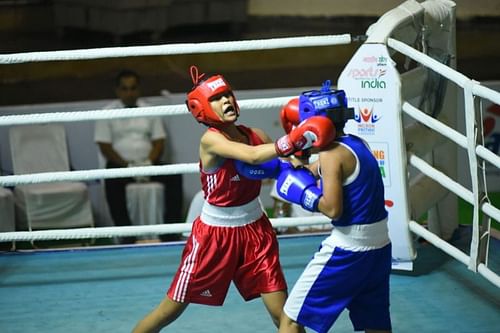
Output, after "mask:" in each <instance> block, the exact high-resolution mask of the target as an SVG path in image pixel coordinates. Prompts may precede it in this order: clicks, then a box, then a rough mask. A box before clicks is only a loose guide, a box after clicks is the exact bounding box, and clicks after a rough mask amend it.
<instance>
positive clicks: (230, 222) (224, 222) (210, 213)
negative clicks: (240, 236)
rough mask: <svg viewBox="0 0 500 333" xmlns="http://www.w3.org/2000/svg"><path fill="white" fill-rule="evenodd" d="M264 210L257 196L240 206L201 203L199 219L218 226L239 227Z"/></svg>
mask: <svg viewBox="0 0 500 333" xmlns="http://www.w3.org/2000/svg"><path fill="white" fill-rule="evenodd" d="M262 214H264V212H263V211H262V206H261V205H260V200H259V198H255V199H254V200H252V201H250V202H249V203H246V204H244V205H241V206H233V207H219V206H214V205H211V204H209V203H208V202H206V201H205V202H204V203H203V208H202V210H201V221H202V222H203V223H205V224H209V225H213V226H218V227H239V226H243V225H246V224H250V223H252V222H255V221H257V220H258V219H259V218H260V217H261V216H262Z"/></svg>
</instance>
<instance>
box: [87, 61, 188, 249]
mask: <svg viewBox="0 0 500 333" xmlns="http://www.w3.org/2000/svg"><path fill="white" fill-rule="evenodd" d="M115 92H116V96H117V97H118V100H116V101H113V102H112V103H111V104H109V105H107V106H106V107H105V109H117V108H136V107H143V106H147V104H146V103H144V102H143V101H142V100H141V99H140V95H141V93H140V77H139V75H138V74H137V73H136V72H134V71H131V70H122V71H121V72H120V73H118V75H117V77H116V85H115ZM166 138H167V135H166V132H165V129H164V127H163V122H162V119H161V118H159V117H144V118H123V119H112V120H100V121H97V122H96V125H95V133H94V140H95V142H96V143H97V145H98V146H99V149H100V151H101V153H102V155H103V157H104V158H105V160H106V168H125V167H129V166H146V165H158V164H164V161H163V159H162V157H163V153H164V148H165V140H166ZM136 181H155V182H160V183H162V184H163V185H164V188H165V194H164V198H165V215H164V223H174V222H181V221H183V220H184V218H183V212H182V206H183V199H182V198H183V196H182V192H183V189H182V175H167V176H164V175H161V176H153V177H138V178H135V179H134V178H115V179H106V180H105V190H106V200H107V202H108V206H109V210H110V213H111V217H112V218H113V222H114V224H115V225H118V226H126V225H131V224H132V222H131V220H130V217H129V214H128V210H127V200H126V192H125V187H126V185H127V184H129V183H131V182H136ZM179 237H180V235H172V234H170V235H163V236H161V240H162V241H169V240H177V239H179ZM135 241H136V238H135V237H124V238H123V239H122V240H121V242H122V243H126V244H130V243H134V242H135Z"/></svg>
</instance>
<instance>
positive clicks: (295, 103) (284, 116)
mask: <svg viewBox="0 0 500 333" xmlns="http://www.w3.org/2000/svg"><path fill="white" fill-rule="evenodd" d="M280 120H281V127H283V129H284V130H285V133H287V134H288V133H290V131H291V130H292V129H293V128H294V127H296V126H297V125H298V124H299V123H300V115H299V98H298V97H296V98H292V99H291V100H289V101H288V103H286V105H285V106H284V107H283V108H282V109H281V112H280Z"/></svg>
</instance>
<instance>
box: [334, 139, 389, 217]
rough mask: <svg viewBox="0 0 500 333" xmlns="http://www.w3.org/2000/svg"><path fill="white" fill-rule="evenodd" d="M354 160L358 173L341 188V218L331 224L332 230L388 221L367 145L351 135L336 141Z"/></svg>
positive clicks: (381, 185)
mask: <svg viewBox="0 0 500 333" xmlns="http://www.w3.org/2000/svg"><path fill="white" fill-rule="evenodd" d="M336 141H337V142H339V143H340V144H342V145H343V146H345V147H347V148H348V149H349V150H350V151H351V152H352V153H353V154H354V155H355V156H356V157H357V162H358V168H359V173H358V174H357V176H356V177H355V178H354V179H353V180H350V181H349V182H348V183H347V184H344V185H343V195H344V198H343V199H344V200H343V203H344V204H343V209H342V215H341V216H340V218H338V219H337V220H333V221H332V224H333V225H334V226H348V225H353V224H371V223H375V222H378V221H380V220H383V219H385V218H386V217H387V211H386V210H385V204H384V183H383V181H382V176H381V174H380V169H379V166H378V162H377V160H376V159H375V157H374V156H373V154H372V152H371V150H370V148H369V147H368V146H367V144H366V142H365V141H364V140H362V139H361V138H359V137H357V136H354V135H346V136H342V137H339V138H337V139H336Z"/></svg>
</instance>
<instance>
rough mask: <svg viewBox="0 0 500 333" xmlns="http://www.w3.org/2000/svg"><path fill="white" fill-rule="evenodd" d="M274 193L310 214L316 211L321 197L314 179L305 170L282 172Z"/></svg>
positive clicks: (291, 169)
mask: <svg viewBox="0 0 500 333" xmlns="http://www.w3.org/2000/svg"><path fill="white" fill-rule="evenodd" d="M276 191H277V192H278V194H279V195H280V197H282V198H283V199H285V200H287V201H290V202H293V203H296V204H299V205H301V206H302V208H304V209H306V210H308V211H310V212H317V211H318V203H319V199H320V198H321V196H322V195H323V193H322V191H321V190H320V189H319V188H318V187H317V185H316V178H315V177H314V175H313V174H312V172H311V171H309V170H308V169H306V168H298V169H293V168H288V169H285V170H283V171H282V172H281V173H280V175H279V176H278V179H277V181H276Z"/></svg>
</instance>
